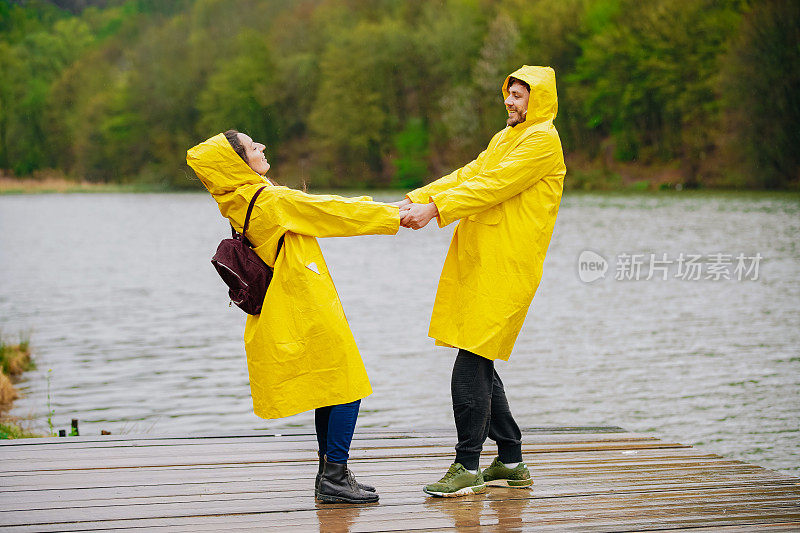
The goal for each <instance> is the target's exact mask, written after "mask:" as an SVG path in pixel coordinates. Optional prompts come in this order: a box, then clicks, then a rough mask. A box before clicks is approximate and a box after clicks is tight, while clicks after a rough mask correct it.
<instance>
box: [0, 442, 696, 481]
mask: <svg viewBox="0 0 800 533" xmlns="http://www.w3.org/2000/svg"><path fill="white" fill-rule="evenodd" d="M687 447H688V446H686V445H683V444H679V443H670V442H660V441H644V442H637V441H634V442H628V441H621V442H588V443H569V444H547V445H523V453H527V454H533V453H536V454H541V453H553V452H572V453H577V452H587V451H597V450H642V449H653V448H687ZM315 453H316V452H315V449H313V448H312V449H307V450H305V451H303V450H296V449H286V450H285V451H283V452H281V454H280V455H279V456H277V457H276V456H275V455H274V454H273V455H272V456H271V458H270V459H269V460H268V461H266V460H265V458H266V456H265V455H264V454H241V456H239V455H228V454H214V455H198V456H193V455H189V454H188V453H175V454H174V455H170V456H160V457H159V456H155V457H148V456H145V457H131V458H128V457H120V458H114V459H108V460H106V461H98V460H93V459H75V460H74V461H72V460H71V461H69V462H65V461H64V460H63V459H62V460H54V461H45V460H40V461H33V460H26V461H15V462H11V461H9V462H5V461H4V464H5V466H4V468H5V470H4V471H3V472H2V473H0V476H9V475H13V476H16V475H19V474H24V473H26V472H30V471H35V470H54V469H56V470H70V469H77V470H83V469H90V468H106V466H108V467H115V468H124V467H132V468H136V467H142V466H147V467H153V466H183V465H198V464H205V465H217V464H231V463H232V462H234V461H232V460H231V457H236V458H237V459H239V457H241V459H240V460H237V461H235V462H236V463H240V464H244V463H246V464H257V463H266V462H276V461H279V462H294V461H302V460H303V459H307V458H308V457H309V455H311V456H312V457H313V456H314V455H315ZM452 454H453V452H452V451H450V450H449V449H443V448H442V447H435V446H418V447H397V448H395V447H373V448H369V449H354V450H351V457H353V458H354V459H366V458H389V457H404V458H415V457H440V456H442V455H452ZM493 454H494V452H492V451H490V450H486V451H484V455H486V456H490V455H493Z"/></svg>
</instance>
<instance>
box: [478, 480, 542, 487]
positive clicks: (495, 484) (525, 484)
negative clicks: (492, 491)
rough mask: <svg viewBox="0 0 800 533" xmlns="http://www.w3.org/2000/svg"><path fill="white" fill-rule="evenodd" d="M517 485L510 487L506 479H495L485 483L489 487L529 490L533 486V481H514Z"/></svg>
mask: <svg viewBox="0 0 800 533" xmlns="http://www.w3.org/2000/svg"><path fill="white" fill-rule="evenodd" d="M516 483H518V484H517V485H512V484H511V483H510V482H509V481H508V480H507V479H495V480H494V481H487V482H486V485H487V486H489V487H508V488H510V489H529V488H531V486H533V480H532V479H530V480H525V481H516Z"/></svg>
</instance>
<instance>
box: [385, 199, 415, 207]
mask: <svg viewBox="0 0 800 533" xmlns="http://www.w3.org/2000/svg"><path fill="white" fill-rule="evenodd" d="M410 203H411V200H409V199H408V198H403V199H402V200H400V201H399V202H389V205H394V206H397V207H403V206H406V205H408V204H410Z"/></svg>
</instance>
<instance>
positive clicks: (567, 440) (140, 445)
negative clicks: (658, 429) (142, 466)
mask: <svg viewBox="0 0 800 533" xmlns="http://www.w3.org/2000/svg"><path fill="white" fill-rule="evenodd" d="M659 441H660V439H658V438H656V437H653V436H652V435H646V434H641V433H627V432H626V433H582V434H553V435H546V434H525V435H523V442H524V443H525V444H538V445H550V444H575V443H592V442H659ZM316 442H317V441H316V438H315V437H313V436H310V435H307V436H302V437H301V436H291V437H286V438H279V437H262V438H243V439H208V441H202V440H186V439H183V440H179V439H169V440H160V441H155V442H152V443H151V442H147V441H130V442H124V441H115V442H111V443H108V445H107V446H94V445H92V446H84V445H82V443H70V442H64V443H58V442H56V443H51V444H45V445H37V446H18V447H16V448H11V447H8V448H0V456H2V457H3V458H20V459H22V458H36V457H41V456H47V457H51V456H58V454H62V455H64V454H70V455H72V454H77V453H84V454H95V455H97V456H102V455H100V454H108V455H113V454H115V453H119V454H122V453H141V452H143V451H148V452H152V453H164V454H169V453H174V449H175V447H185V448H184V449H186V450H191V451H192V453H195V451H197V452H205V451H217V452H222V451H229V450H237V451H247V450H255V449H257V450H260V451H262V450H276V451H279V450H285V449H302V450H305V449H308V450H315V449H316V445H317V444H316ZM455 442H456V435H455V434H454V433H453V434H447V435H430V436H420V435H411V436H406V435H401V434H397V435H392V436H389V437H383V436H378V435H375V436H364V437H361V438H359V439H354V443H353V448H354V449H358V448H403V447H415V446H437V447H438V446H444V447H453V446H454V445H455ZM54 454H55V455H54Z"/></svg>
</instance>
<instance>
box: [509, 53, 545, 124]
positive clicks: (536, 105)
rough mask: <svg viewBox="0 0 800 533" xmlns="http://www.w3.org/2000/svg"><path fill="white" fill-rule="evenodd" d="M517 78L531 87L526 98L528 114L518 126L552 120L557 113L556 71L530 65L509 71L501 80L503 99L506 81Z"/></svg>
mask: <svg viewBox="0 0 800 533" xmlns="http://www.w3.org/2000/svg"><path fill="white" fill-rule="evenodd" d="M511 78H517V79H518V80H522V81H524V82H525V83H527V84H528V85H529V86H530V88H531V96H530V99H529V100H528V114H527V115H526V118H525V122H523V123H522V124H519V126H523V127H527V126H530V125H533V124H539V123H541V122H544V121H547V120H553V119H555V118H556V113H558V97H557V95H556V73H555V71H554V70H553V69H552V68H550V67H532V66H530V65H523V66H522V67H520V68H519V69H517V70H515V71H514V72H512V73H511V75H510V76H508V77H507V78H506V80H505V81H504V82H503V86H502V91H503V99H504V100H505V99H506V98H508V81H509V79H511Z"/></svg>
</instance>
